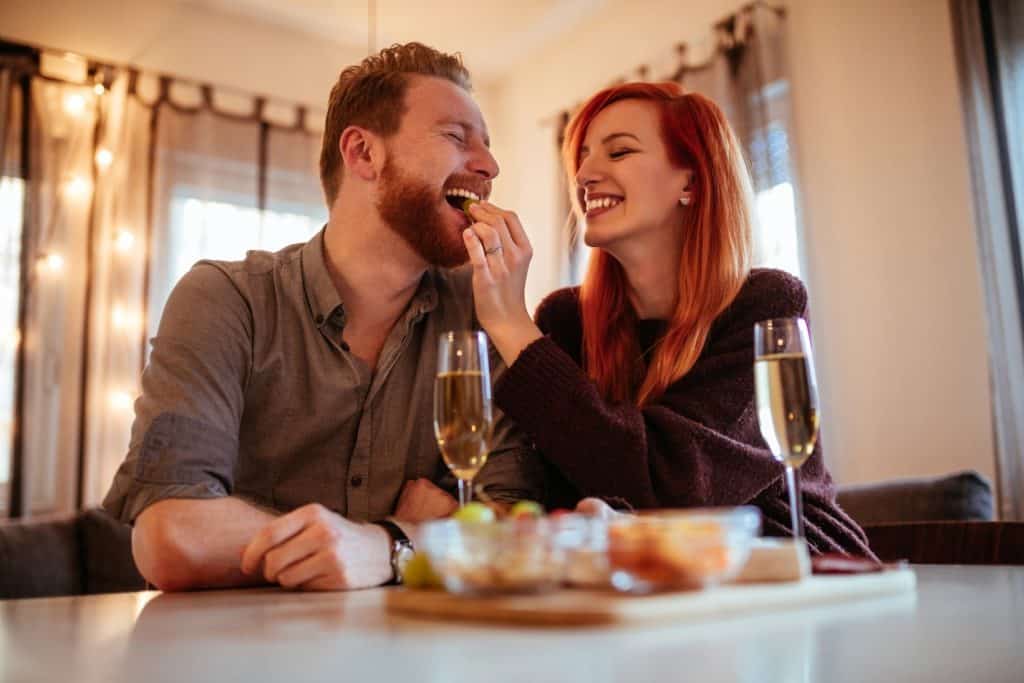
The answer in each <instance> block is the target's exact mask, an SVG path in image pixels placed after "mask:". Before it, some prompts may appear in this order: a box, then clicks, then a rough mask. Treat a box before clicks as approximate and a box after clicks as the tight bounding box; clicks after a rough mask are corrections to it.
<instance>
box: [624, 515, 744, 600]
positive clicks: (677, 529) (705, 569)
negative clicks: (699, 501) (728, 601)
mask: <svg viewBox="0 0 1024 683" xmlns="http://www.w3.org/2000/svg"><path fill="white" fill-rule="evenodd" d="M760 528H761V512H760V510H758V509H757V508H756V507H752V506H743V507H734V508H698V509H692V510H654V511H645V512H642V513H640V514H636V515H622V516H621V517H618V518H616V519H613V520H610V521H609V522H608V562H609V565H610V569H611V583H612V585H613V586H614V587H615V588H616V589H618V590H620V591H625V592H630V593H649V592H654V591H664V590H692V589H698V588H705V587H709V586H714V585H717V584H719V583H722V582H724V581H728V580H730V579H731V578H733V577H734V576H736V574H737V573H739V571H740V569H742V568H743V565H744V563H746V561H747V558H748V557H749V555H750V548H751V546H752V544H753V541H754V539H755V538H756V537H757V535H758V533H759V531H760Z"/></svg>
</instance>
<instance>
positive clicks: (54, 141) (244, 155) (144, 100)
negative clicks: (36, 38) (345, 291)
mask: <svg viewBox="0 0 1024 683" xmlns="http://www.w3.org/2000/svg"><path fill="white" fill-rule="evenodd" d="M4 65H5V62H0V67H3V66H4ZM12 73H13V72H11V71H10V70H9V69H5V68H0V126H2V127H0V140H3V141H5V144H4V145H3V148H2V149H0V170H2V171H3V173H2V174H0V207H2V208H3V211H2V212H0V303H2V304H3V310H2V312H0V437H2V439H3V443H2V444H0V494H3V496H2V498H3V501H4V506H3V507H0V513H2V512H3V511H4V509H5V508H6V504H7V503H8V501H11V500H14V501H16V502H17V509H14V510H11V512H13V513H14V514H18V515H22V516H31V515H40V514H49V513H60V512H69V511H72V510H74V509H76V508H78V507H80V506H90V505H95V504H98V503H99V502H100V501H101V500H102V498H103V496H104V495H105V493H106V491H107V489H108V487H109V485H110V482H111V479H112V476H113V473H114V471H115V470H116V468H117V466H118V465H119V464H120V462H121V460H122V459H123V458H124V454H125V451H126V449H127V445H128V437H129V432H130V427H131V422H132V419H133V410H132V405H133V403H134V400H135V398H136V396H137V393H138V387H139V376H140V371H141V368H142V364H143V362H144V357H145V354H146V347H147V339H148V336H149V335H150V334H151V333H152V331H153V330H155V328H156V325H157V323H158V321H159V318H160V313H161V309H162V307H163V304H164V302H165V301H166V298H167V295H168V293H169V292H170V290H171V288H172V287H173V285H174V283H175V281H176V280H177V278H178V277H180V276H181V275H182V274H183V273H184V271H186V270H187V269H188V268H189V267H191V265H192V263H193V262H194V261H196V260H198V259H200V258H232V259H237V258H242V257H244V255H245V252H246V251H247V250H249V249H279V248H281V247H283V246H285V245H287V244H291V243H295V242H301V241H304V240H306V239H308V238H309V237H310V236H311V235H312V234H313V233H315V232H316V230H318V229H319V228H320V227H321V226H322V225H323V222H324V221H325V220H326V209H325V207H324V204H323V199H322V197H321V194H320V185H319V176H318V172H317V165H316V159H317V156H318V154H319V143H320V134H319V132H317V131H316V130H313V131H310V130H308V126H309V124H310V123H313V122H314V121H306V122H305V124H306V125H302V123H303V121H302V118H303V114H304V112H302V111H301V110H297V109H296V108H294V107H278V109H277V110H276V113H274V110H272V109H271V108H270V107H264V105H263V103H262V101H261V100H260V99H258V98H254V97H247V96H239V95H231V96H228V97H226V98H224V100H223V101H221V99H220V98H219V97H218V95H217V93H215V92H214V91H213V90H212V89H211V88H208V87H199V86H191V85H187V84H175V83H172V82H171V81H169V80H168V79H155V78H147V77H140V76H139V75H138V74H137V73H136V72H134V71H131V70H116V69H113V68H108V67H103V66H99V67H97V68H95V69H94V70H93V73H94V74H95V80H90V81H89V82H88V83H80V84H78V83H67V82H63V81H60V80H56V79H51V78H48V77H45V76H42V75H36V76H35V77H33V78H32V79H31V86H30V92H31V102H30V106H31V109H30V117H29V124H30V125H29V130H30V136H29V141H30V145H29V149H28V159H29V168H28V173H27V180H25V181H24V182H23V181H22V179H21V175H22V174H21V172H20V169H19V168H18V163H17V162H18V160H19V159H20V149H19V148H18V145H17V144H15V143H16V142H17V141H18V140H20V137H21V131H20V127H19V126H18V125H17V123H18V122H19V121H20V120H21V113H20V112H21V107H20V101H19V99H18V94H19V92H20V90H19V88H18V87H17V82H16V81H17V79H16V78H14V77H13V75H12ZM100 85H102V87H99V86H100ZM282 111H283V112H284V114H283V115H282V113H281V112H282ZM272 114H273V116H272ZM311 118H313V119H315V118H317V117H315V116H314V117H311ZM22 192H24V193H25V195H26V201H25V206H26V207H27V213H26V215H25V220H24V222H23V221H22V220H21V215H20V208H21V196H22ZM15 209H17V211H16V210H15ZM22 224H24V225H25V227H26V231H25V235H24V237H25V242H26V244H27V245H28V250H27V251H28V257H29V258H28V259H27V260H28V263H29V264H30V268H29V269H28V271H27V272H24V273H22V272H21V271H20V270H19V267H18V266H19V257H20V253H21V239H22V229H21V228H22ZM22 300H23V301H24V304H25V306H26V315H25V320H24V325H19V321H18V317H17V311H18V309H19V304H20V302H21V301H22ZM12 311H13V313H12ZM19 367H21V368H22V369H23V374H22V375H21V377H20V384H21V385H22V386H23V396H22V397H21V400H20V401H19V400H18V396H17V392H16V391H15V386H16V385H17V384H19V377H18V368H19ZM19 451H20V457H14V456H15V455H18V453H19ZM15 460H16V461H17V462H18V463H19V465H20V466H19V467H17V468H14V467H12V462H13V461H15ZM15 469H16V470H17V472H18V474H19V476H18V477H16V480H17V481H18V482H20V485H19V486H18V487H17V495H12V491H9V490H7V488H6V487H7V486H8V484H7V482H8V480H9V479H10V478H11V477H10V475H11V472H12V471H13V470H15Z"/></svg>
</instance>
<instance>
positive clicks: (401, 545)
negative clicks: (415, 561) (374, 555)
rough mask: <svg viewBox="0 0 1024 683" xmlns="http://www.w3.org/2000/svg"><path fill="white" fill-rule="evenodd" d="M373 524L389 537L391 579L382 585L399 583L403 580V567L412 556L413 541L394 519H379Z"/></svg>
mask: <svg viewBox="0 0 1024 683" xmlns="http://www.w3.org/2000/svg"><path fill="white" fill-rule="evenodd" d="M371 526H375V527H377V528H378V529H379V530H380V531H381V532H383V535H384V536H385V537H386V538H387V544H388V555H387V557H388V564H389V566H390V569H391V571H390V579H388V580H386V581H384V582H383V584H382V585H388V584H399V583H401V582H402V569H403V568H404V566H405V563H406V562H408V561H409V559H410V558H411V557H412V552H413V549H412V541H411V540H409V536H408V535H407V534H406V533H405V531H404V530H403V529H402V527H400V526H399V525H398V524H396V523H395V522H394V521H392V520H386V519H385V520H379V521H376V522H373V523H372V524H371Z"/></svg>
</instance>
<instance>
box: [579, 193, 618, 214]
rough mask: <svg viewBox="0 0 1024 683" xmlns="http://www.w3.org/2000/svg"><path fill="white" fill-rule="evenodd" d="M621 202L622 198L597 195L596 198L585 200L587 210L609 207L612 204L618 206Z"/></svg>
mask: <svg viewBox="0 0 1024 683" xmlns="http://www.w3.org/2000/svg"><path fill="white" fill-rule="evenodd" d="M621 203H622V200H621V199H619V198H618V197H598V198H597V199H588V200H587V211H588V212H589V211H594V210H595V209H610V208H611V207H613V206H618V205H619V204H621Z"/></svg>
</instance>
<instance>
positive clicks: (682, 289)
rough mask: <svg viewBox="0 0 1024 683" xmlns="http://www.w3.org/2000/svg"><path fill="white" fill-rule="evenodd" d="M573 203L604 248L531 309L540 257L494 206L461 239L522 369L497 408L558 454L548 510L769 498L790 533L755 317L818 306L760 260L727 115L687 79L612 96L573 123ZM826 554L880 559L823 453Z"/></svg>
mask: <svg viewBox="0 0 1024 683" xmlns="http://www.w3.org/2000/svg"><path fill="white" fill-rule="evenodd" d="M563 155H564V162H565V167H566V171H567V173H568V176H569V180H570V186H572V187H573V188H574V192H573V195H574V206H575V208H576V210H577V211H578V213H579V214H581V218H582V220H583V223H584V225H585V233H584V238H585V241H586V243H587V244H588V245H590V246H591V247H595V250H594V252H593V253H592V255H591V260H590V266H589V269H588V271H587V274H586V277H585V279H584V282H583V285H582V287H580V288H569V289H563V290H560V291H557V292H555V293H553V294H551V295H549V296H548V297H547V298H546V299H545V300H544V301H543V302H542V303H541V305H540V307H539V308H538V309H537V313H536V322H534V321H533V320H531V318H530V316H529V313H528V311H527V310H526V306H525V297H524V287H525V282H526V272H527V267H528V265H529V260H530V256H531V249H530V244H529V241H528V240H527V238H526V234H525V233H524V231H523V229H522V226H521V225H520V223H519V220H518V219H517V218H516V216H515V214H513V213H511V212H507V211H503V210H501V209H498V208H497V207H495V206H493V205H491V204H488V203H486V202H484V203H480V204H475V205H473V206H472V207H471V208H470V209H469V210H470V211H471V213H472V217H473V219H474V220H475V222H474V224H473V225H472V226H471V227H470V228H469V229H467V230H466V231H465V233H464V234H463V238H464V241H465V243H466V247H467V249H468V251H469V254H470V259H471V261H472V263H473V268H474V275H473V284H474V295H475V299H476V307H477V316H478V318H479V320H480V323H481V325H482V326H483V327H484V328H485V329H486V331H487V332H488V334H489V335H490V337H491V339H492V341H493V343H494V345H495V347H496V348H497V350H498V351H499V353H501V355H502V357H503V358H504V360H505V362H506V364H507V365H508V369H507V371H506V372H505V373H504V375H503V376H502V377H501V378H500V380H499V381H498V384H497V386H496V387H495V401H496V403H497V405H498V406H499V407H500V408H501V409H502V410H504V411H505V412H506V413H507V414H508V415H510V416H512V418H513V419H515V420H516V421H517V422H518V423H519V426H520V427H521V428H523V429H524V430H525V431H526V432H527V433H528V434H530V435H531V437H532V438H533V439H534V441H535V443H536V445H537V447H538V449H539V450H540V451H541V453H542V454H543V456H544V458H545V460H546V461H547V463H548V464H549V465H550V470H551V473H552V481H551V488H552V490H551V491H550V494H551V495H550V496H549V501H548V502H549V504H551V505H555V506H567V505H570V506H571V505H574V504H576V503H577V502H578V501H579V500H580V499H581V498H584V497H596V498H601V499H604V500H606V501H609V502H611V503H613V504H615V503H619V504H620V505H622V506H626V507H632V508H654V507H691V506H719V505H740V504H753V505H757V506H758V507H759V508H760V509H761V512H762V514H763V518H764V530H765V532H766V533H767V534H771V535H788V534H789V533H790V531H789V529H790V527H789V519H790V517H789V506H788V503H787V494H786V491H785V488H784V483H783V480H784V477H783V474H784V470H783V467H782V465H780V464H779V463H778V462H777V461H776V460H775V459H774V458H773V457H772V455H771V453H770V452H769V450H768V448H767V446H766V445H765V442H764V440H763V439H762V437H761V434H760V431H759V429H758V422H757V415H756V411H755V408H754V377H753V360H754V356H753V328H754V323H755V322H757V321H759V320H764V319H767V318H782V317H790V316H804V315H806V313H807V295H806V292H805V290H804V287H803V285H802V284H801V283H800V281H799V280H797V279H796V278H794V277H792V276H790V275H788V274H786V273H783V272H781V271H775V270H751V269H750V266H749V261H750V252H751V201H750V198H751V192H750V181H749V178H748V176H747V172H746V169H745V166H744V164H743V158H742V154H741V152H740V148H739V146H738V144H737V142H736V139H735V136H734V135H733V133H732V130H731V129H730V127H729V125H728V123H727V121H726V120H725V117H724V115H723V114H722V112H721V110H720V109H719V108H718V107H717V106H716V105H715V104H714V103H713V102H711V101H710V100H708V99H707V98H705V97H703V96H701V95H699V94H693V93H689V94H684V93H683V91H682V89H681V88H680V87H679V86H677V85H676V84H674V83H659V84H653V83H630V84H626V85H621V86H616V87H613V88H610V89H607V90H603V91H601V92H599V93H597V94H596V95H594V96H593V97H592V98H591V99H590V100H589V101H588V102H587V103H586V104H584V105H583V107H582V109H581V110H580V111H579V113H578V114H577V115H576V116H575V117H574V118H573V120H572V121H571V122H570V123H569V126H568V128H567V135H566V138H565V145H564V149H563ZM801 477H802V479H803V494H804V512H805V533H806V537H807V541H808V544H809V545H810V547H811V550H812V552H827V551H832V552H835V551H838V552H845V553H853V554H857V555H867V556H871V551H870V550H869V549H868V547H867V543H866V539H865V537H864V534H863V532H862V531H861V530H860V529H859V528H858V527H857V525H856V523H854V522H853V521H852V520H851V519H850V518H849V517H848V516H847V515H846V514H845V513H843V512H842V511H841V510H840V509H839V508H838V507H837V505H836V503H835V489H834V486H833V484H832V480H831V477H830V476H829V474H828V472H827V470H826V469H825V465H824V462H823V460H822V456H821V449H820V448H819V449H817V450H816V451H815V453H814V455H813V456H812V457H811V458H810V459H809V460H808V461H807V462H806V463H805V464H804V466H803V467H802V469H801Z"/></svg>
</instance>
